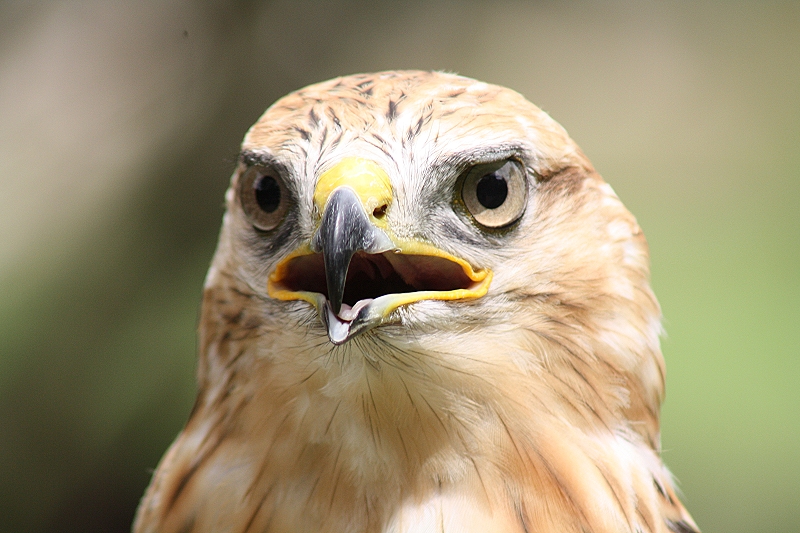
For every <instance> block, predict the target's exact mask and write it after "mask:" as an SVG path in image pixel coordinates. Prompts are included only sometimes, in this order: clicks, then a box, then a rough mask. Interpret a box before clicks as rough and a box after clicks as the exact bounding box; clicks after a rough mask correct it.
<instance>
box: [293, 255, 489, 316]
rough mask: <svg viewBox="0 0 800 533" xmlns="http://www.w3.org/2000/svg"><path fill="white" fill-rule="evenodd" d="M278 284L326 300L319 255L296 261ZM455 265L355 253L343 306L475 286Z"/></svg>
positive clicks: (425, 258)
mask: <svg viewBox="0 0 800 533" xmlns="http://www.w3.org/2000/svg"><path fill="white" fill-rule="evenodd" d="M286 266H287V268H286V270H285V275H284V276H283V278H282V279H281V280H279V283H280V285H281V286H282V288H284V289H286V290H289V291H294V292H298V291H308V292H316V293H320V294H322V295H324V296H325V297H326V298H328V287H327V283H326V281H325V262H324V260H323V257H322V254H320V253H315V254H309V255H303V256H299V257H295V258H293V259H291V260H290V262H289V264H288V265H286ZM475 284H476V283H475V282H474V281H472V280H471V279H470V278H469V277H468V276H467V275H466V273H465V272H464V269H463V268H462V267H461V266H460V265H459V264H457V263H454V262H453V261H450V260H448V259H445V258H443V257H436V256H431V255H413V254H401V253H395V252H383V253H380V254H367V253H364V252H357V253H356V254H355V255H354V256H353V258H352V260H351V261H350V266H349V268H348V270H347V279H346V281H345V286H344V299H343V303H345V304H347V305H349V306H351V307H352V306H354V305H355V304H356V303H357V302H359V301H360V300H367V299H374V298H378V297H380V296H384V295H386V294H400V293H409V292H418V291H452V290H456V289H471V288H473V287H474V286H475Z"/></svg>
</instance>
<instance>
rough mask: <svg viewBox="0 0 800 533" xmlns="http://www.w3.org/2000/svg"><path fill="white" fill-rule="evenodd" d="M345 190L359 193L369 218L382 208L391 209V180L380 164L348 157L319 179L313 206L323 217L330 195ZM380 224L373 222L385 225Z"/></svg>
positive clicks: (374, 221)
mask: <svg viewBox="0 0 800 533" xmlns="http://www.w3.org/2000/svg"><path fill="white" fill-rule="evenodd" d="M342 186H347V187H350V188H351V189H353V190H354V191H355V192H356V194H357V195H358V197H359V199H360V200H361V205H363V206H364V208H365V209H366V211H367V214H368V215H370V218H373V217H372V212H373V211H374V210H375V209H376V208H378V207H381V206H383V205H385V206H387V207H388V206H389V205H390V204H391V202H392V184H391V182H390V181H389V176H388V175H387V174H386V172H385V171H384V170H383V169H382V168H381V167H379V166H378V164H377V163H375V162H374V161H370V160H369V159H363V158H361V157H346V158H344V159H342V160H341V161H339V162H338V163H336V165H334V166H333V167H332V168H330V169H329V170H327V171H325V173H324V174H322V176H320V177H319V181H318V182H317V187H316V189H315V190H314V203H315V204H316V206H317V208H318V209H319V212H320V213H322V212H323V211H324V210H325V204H326V203H327V202H328V197H329V196H330V195H331V193H332V192H333V191H334V190H336V189H337V188H339V187H342ZM381 222H382V221H376V220H373V223H376V224H379V225H382V224H380V223H381Z"/></svg>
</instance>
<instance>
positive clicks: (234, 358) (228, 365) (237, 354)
mask: <svg viewBox="0 0 800 533" xmlns="http://www.w3.org/2000/svg"><path fill="white" fill-rule="evenodd" d="M244 352H245V349H244V348H242V349H240V350H239V351H238V352H237V353H236V355H234V356H233V357H231V358H230V359H229V360H228V362H227V363H225V370H228V369H229V368H230V367H232V366H233V365H234V364H236V361H238V360H239V358H240V357H242V355H243V354H244Z"/></svg>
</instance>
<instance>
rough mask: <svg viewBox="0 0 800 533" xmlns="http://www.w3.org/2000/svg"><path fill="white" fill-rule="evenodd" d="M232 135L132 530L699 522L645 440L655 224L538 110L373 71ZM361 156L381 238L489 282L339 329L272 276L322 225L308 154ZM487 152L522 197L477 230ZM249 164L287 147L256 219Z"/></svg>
mask: <svg viewBox="0 0 800 533" xmlns="http://www.w3.org/2000/svg"><path fill="white" fill-rule="evenodd" d="M242 150H243V151H242V154H243V156H242V160H241V162H240V164H239V166H238V167H237V170H236V172H235V173H234V176H233V179H232V184H231V188H230V189H229V191H228V193H227V194H226V202H227V213H226V215H225V218H224V221H223V228H222V231H221V235H220V244H219V247H218V249H217V253H216V255H215V257H214V260H213V263H212V267H211V270H210V271H209V274H208V277H207V280H206V285H205V290H204V300H203V310H202V317H201V324H200V332H199V336H200V364H199V370H198V373H199V376H198V383H199V393H198V398H197V402H196V405H195V408H194V410H193V412H192V415H191V417H190V420H189V422H188V423H187V426H186V428H185V429H184V431H183V432H182V433H181V435H180V436H179V437H178V439H177V440H176V441H175V443H174V444H173V446H172V448H171V449H170V451H169V452H168V454H167V455H166V456H165V458H164V459H163V460H162V463H161V465H160V466H159V468H158V470H157V472H156V474H155V476H154V479H153V483H152V484H151V487H150V488H149V489H148V492H147V493H146V495H145V497H144V499H143V501H142V504H141V506H140V509H139V511H138V514H137V520H136V523H135V525H134V530H135V531H137V532H146V531H423V530H425V531H428V530H430V529H427V528H429V527H434V526H435V527H437V528H440V529H441V530H442V531H467V530H474V531H495V530H496V531H534V530H535V531H560V532H566V531H576V532H577V531H581V532H582V531H593V532H604V531H608V532H612V531H614V532H618V531H631V532H645V531H651V532H664V531H668V530H672V531H681V529H680V528H681V527H683V528H685V529H684V530H685V531H692V530H695V528H696V526H694V523H693V522H692V520H691V518H690V517H689V515H688V513H687V512H686V511H685V509H684V508H683V507H682V505H681V504H680V502H679V501H678V500H677V498H676V497H675V495H674V491H673V489H672V488H671V486H672V481H671V479H670V477H669V474H668V473H667V471H666V469H665V468H664V467H663V465H662V464H661V461H660V458H659V453H660V450H659V446H660V445H659V433H658V431H659V420H658V416H659V415H658V413H659V409H660V404H661V401H662V398H663V388H664V368H663V360H662V356H661V352H660V348H659V343H658V336H659V334H660V331H661V329H660V310H659V307H658V303H657V301H656V299H655V296H654V295H653V293H652V291H651V290H650V287H649V266H648V251H647V245H646V242H645V240H644V237H643V235H642V232H641V230H640V228H639V227H638V225H637V224H636V221H635V219H634V218H633V216H632V215H631V214H630V213H629V212H628V211H627V210H626V209H625V208H624V206H623V205H622V203H621V202H620V201H619V199H618V198H617V196H616V195H615V194H614V192H613V190H612V189H611V188H610V187H609V186H608V185H607V184H605V183H604V182H603V180H602V178H601V177H600V176H599V175H598V174H597V172H596V171H595V170H594V168H593V167H592V166H591V164H590V163H589V161H588V160H587V159H586V157H585V156H584V155H583V154H582V152H581V151H580V149H578V147H577V146H576V145H575V144H574V143H573V141H572V140H571V139H570V138H569V137H568V135H567V134H566V132H565V131H564V130H563V128H561V127H560V126H559V125H558V124H557V123H556V122H554V121H553V120H552V119H551V118H550V117H549V116H547V115H546V114H545V113H543V112H542V111H541V110H539V109H538V108H536V107H535V106H533V105H532V104H530V103H528V102H527V101H526V100H525V99H524V98H523V97H522V96H520V95H519V94H517V93H515V92H513V91H510V90H508V89H504V88H501V87H497V86H493V85H488V84H485V83H481V82H476V81H474V80H470V79H468V78H462V77H459V76H455V75H450V74H443V73H430V72H415V71H409V72H385V73H378V74H371V75H358V76H350V77H345V78H337V79H334V80H330V81H328V82H323V83H321V84H317V85H312V86H310V87H307V88H305V89H302V90H300V91H297V92H295V93H292V94H290V95H288V96H287V97H285V98H283V99H281V100H279V101H278V102H276V103H275V104H274V105H273V106H272V107H270V109H268V110H267V112H266V113H265V114H264V116H262V117H261V119H260V120H259V121H258V122H257V123H256V124H255V125H254V126H253V127H252V128H251V129H250V130H249V132H248V133H247V135H246V137H245V140H244V143H243V147H242ZM353 157H358V158H364V159H368V160H370V161H373V162H374V163H376V164H377V166H378V167H379V168H381V169H382V170H383V171H385V173H386V174H387V176H388V178H389V180H390V182H391V189H392V199H391V205H389V206H388V208H387V209H386V210H385V213H381V214H380V216H381V219H380V224H381V225H382V227H386V228H388V230H387V231H389V232H390V235H391V237H392V238H393V239H396V240H397V242H408V241H413V242H417V243H424V244H425V245H426V246H429V247H433V248H435V249H436V250H441V251H442V253H446V254H449V255H450V256H453V257H457V258H460V259H461V260H463V261H465V262H466V263H468V264H469V265H471V266H472V267H473V268H476V269H484V270H485V271H490V272H491V273H492V276H493V277H492V279H491V284H490V286H489V290H488V292H487V293H486V294H485V295H483V296H480V297H476V298H471V299H460V300H447V299H420V300H418V301H414V302H412V303H408V304H406V305H402V306H400V307H398V308H396V309H394V310H392V311H391V312H390V313H389V314H388V315H387V318H386V319H384V320H383V322H381V323H380V324H379V325H377V326H376V327H374V328H372V329H369V330H368V331H365V332H363V333H361V334H359V335H357V336H354V337H352V338H350V339H349V340H347V341H346V342H344V343H343V344H340V345H334V344H332V343H331V341H330V340H329V338H328V334H327V332H326V327H325V325H324V323H323V322H322V321H321V319H320V315H319V314H318V310H317V309H315V307H314V306H313V305H312V304H311V303H309V301H305V300H302V299H293V300H281V299H276V298H274V297H272V296H270V294H269V293H268V290H267V278H268V277H269V276H270V275H271V273H272V272H274V271H275V269H276V267H277V265H278V264H279V263H280V262H281V261H284V260H285V259H286V258H287V257H289V255H290V254H292V253H297V252H296V250H299V249H302V246H304V244H303V243H308V242H310V241H311V239H312V236H313V235H314V233H315V232H316V231H317V227H318V226H319V224H320V217H321V216H322V213H321V209H320V207H319V206H318V205H317V204H315V201H314V193H315V188H316V187H317V185H318V181H319V179H320V176H321V175H323V174H324V173H325V172H326V171H329V170H330V169H332V168H334V167H335V166H336V165H337V164H338V163H339V162H340V161H342V160H344V159H346V158H353ZM498 160H510V161H514V162H515V164H519V165H521V167H522V168H523V169H524V173H525V175H526V185H525V186H526V187H527V198H528V202H527V205H526V206H525V210H524V213H523V214H522V215H521V217H520V218H519V220H518V221H515V222H513V223H512V224H510V225H509V226H507V227H502V228H499V229H490V228H486V227H483V226H482V225H481V224H480V223H478V222H477V221H476V220H475V219H474V218H473V217H472V216H471V214H470V212H469V211H468V210H466V209H465V208H464V207H463V205H462V204H461V203H460V202H461V200H460V189H459V187H461V186H462V185H461V184H462V179H463V174H464V172H465V171H467V170H468V169H469V168H472V167H473V166H475V165H477V164H483V163H486V162H491V161H498ZM251 165H268V166H269V168H274V169H279V170H278V171H276V172H279V173H280V174H281V176H282V178H281V179H283V180H284V181H285V182H286V186H285V187H286V188H285V191H286V193H285V194H288V195H289V197H290V198H289V201H291V208H290V210H289V213H288V214H287V215H286V217H285V219H284V220H283V221H282V222H281V224H280V225H279V226H278V227H277V228H275V229H274V230H271V231H268V232H264V231H257V230H256V229H254V227H253V225H252V224H251V222H250V221H249V220H248V218H247V216H246V214H245V212H244V210H243V207H242V204H241V202H240V200H239V197H238V196H237V192H236V191H238V190H239V189H238V187H239V182H240V180H242V179H243V175H244V173H245V172H246V170H247V168H249V166H251ZM368 215H369V214H368ZM676 528H677V529H676Z"/></svg>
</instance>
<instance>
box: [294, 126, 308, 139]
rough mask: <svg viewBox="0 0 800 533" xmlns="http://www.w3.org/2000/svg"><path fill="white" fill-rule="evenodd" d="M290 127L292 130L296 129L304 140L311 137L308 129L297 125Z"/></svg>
mask: <svg viewBox="0 0 800 533" xmlns="http://www.w3.org/2000/svg"><path fill="white" fill-rule="evenodd" d="M292 129H293V130H294V131H296V132H297V133H299V134H300V136H301V137H302V138H303V140H304V141H307V140H309V139H310V138H311V133H310V132H309V131H308V130H304V129H303V128H301V127H299V126H295V127H294V128H292Z"/></svg>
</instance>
